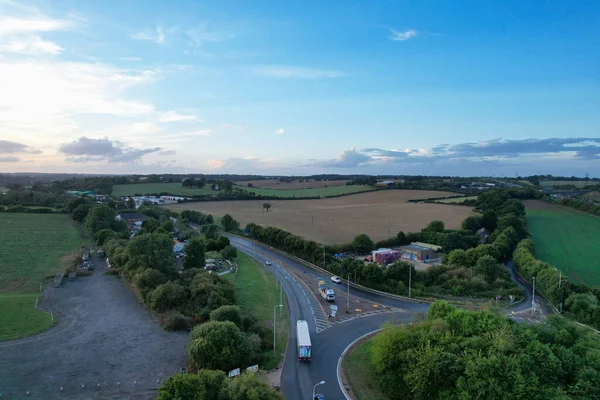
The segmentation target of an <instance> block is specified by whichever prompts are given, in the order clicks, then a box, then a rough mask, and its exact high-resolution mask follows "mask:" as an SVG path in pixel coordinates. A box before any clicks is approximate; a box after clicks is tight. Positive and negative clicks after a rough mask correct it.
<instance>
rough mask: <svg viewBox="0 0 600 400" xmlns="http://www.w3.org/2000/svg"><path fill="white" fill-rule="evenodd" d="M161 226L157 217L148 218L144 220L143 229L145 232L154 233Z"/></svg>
mask: <svg viewBox="0 0 600 400" xmlns="http://www.w3.org/2000/svg"><path fill="white" fill-rule="evenodd" d="M159 227H160V224H159V222H158V220H157V219H156V218H152V217H150V218H147V219H145V220H144V221H143V222H142V229H143V230H144V232H149V233H152V232H154V231H156V230H157V229H158V228H159Z"/></svg>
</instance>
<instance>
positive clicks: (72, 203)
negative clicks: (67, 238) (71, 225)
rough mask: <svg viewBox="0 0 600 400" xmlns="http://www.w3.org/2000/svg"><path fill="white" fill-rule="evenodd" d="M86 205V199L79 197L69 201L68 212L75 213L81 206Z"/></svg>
mask: <svg viewBox="0 0 600 400" xmlns="http://www.w3.org/2000/svg"><path fill="white" fill-rule="evenodd" d="M85 203H86V201H85V198H83V197H77V198H75V199H72V200H69V201H68V202H67V207H66V208H67V211H68V212H69V213H73V211H75V209H76V208H77V207H79V206H81V205H84V204H85Z"/></svg>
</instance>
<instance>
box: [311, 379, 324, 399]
mask: <svg viewBox="0 0 600 400" xmlns="http://www.w3.org/2000/svg"><path fill="white" fill-rule="evenodd" d="M323 384H325V381H321V382H319V383H317V384H316V385H315V386H313V396H312V398H313V399H314V398H315V389H316V388H317V386H319V385H323ZM311 400H312V399H311Z"/></svg>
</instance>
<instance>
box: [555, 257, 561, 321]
mask: <svg viewBox="0 0 600 400" xmlns="http://www.w3.org/2000/svg"><path fill="white" fill-rule="evenodd" d="M554 269H555V270H556V271H558V274H559V275H558V293H559V294H560V303H558V306H559V308H560V310H559V311H560V313H561V314H562V291H561V290H560V287H561V285H562V271H561V270H560V269H558V268H554Z"/></svg>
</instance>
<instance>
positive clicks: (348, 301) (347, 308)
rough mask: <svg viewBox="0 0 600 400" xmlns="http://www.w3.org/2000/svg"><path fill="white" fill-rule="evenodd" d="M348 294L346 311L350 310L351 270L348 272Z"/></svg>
mask: <svg viewBox="0 0 600 400" xmlns="http://www.w3.org/2000/svg"><path fill="white" fill-rule="evenodd" d="M346 282H348V294H347V295H346V297H347V299H346V312H350V272H348V280H347V281H346Z"/></svg>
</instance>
